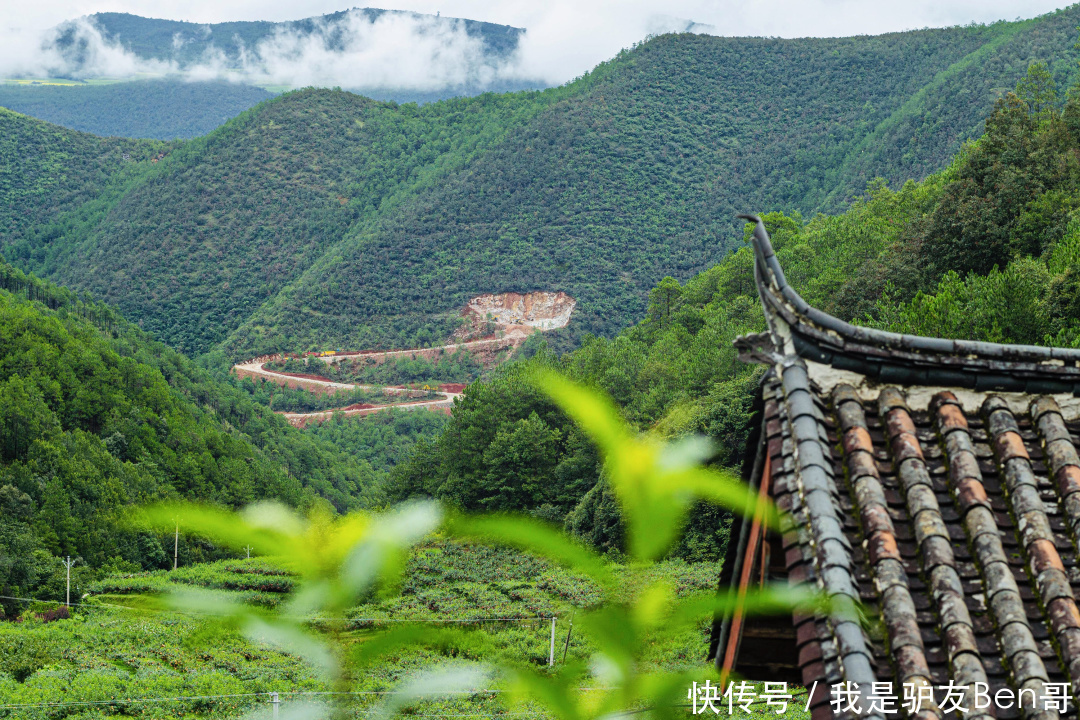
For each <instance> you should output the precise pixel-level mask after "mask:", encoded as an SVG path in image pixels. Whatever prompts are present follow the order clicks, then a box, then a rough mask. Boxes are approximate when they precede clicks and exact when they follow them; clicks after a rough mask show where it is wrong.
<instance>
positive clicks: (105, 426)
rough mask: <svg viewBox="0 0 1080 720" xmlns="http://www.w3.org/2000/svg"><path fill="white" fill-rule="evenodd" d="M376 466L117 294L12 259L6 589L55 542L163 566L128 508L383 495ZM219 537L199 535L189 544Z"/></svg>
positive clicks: (1, 409)
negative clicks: (46, 276)
mask: <svg viewBox="0 0 1080 720" xmlns="http://www.w3.org/2000/svg"><path fill="white" fill-rule="evenodd" d="M375 481H376V473H375V472H374V471H373V470H372V469H371V467H370V465H368V464H367V463H366V462H365V461H357V460H354V459H353V458H352V457H351V456H349V455H347V454H346V453H344V452H342V451H341V450H339V449H337V448H336V447H335V446H333V445H331V444H330V443H327V442H324V441H322V440H319V439H317V438H315V437H314V436H312V435H310V434H304V433H301V432H300V431H298V430H296V429H294V428H292V427H290V426H289V425H288V424H287V423H286V422H285V421H284V420H282V419H281V418H280V417H278V416H276V415H274V414H273V413H271V412H270V411H269V410H267V409H265V408H263V407H262V406H260V405H257V404H256V403H254V402H253V401H252V400H250V399H249V397H248V396H247V394H246V393H245V392H244V391H243V390H241V389H240V388H237V387H235V386H233V385H230V384H226V383H223V382H220V381H217V380H214V379H212V378H211V377H210V376H209V375H208V374H207V373H206V372H205V371H204V370H201V369H199V368H197V367H196V366H195V365H194V364H193V363H192V362H191V361H190V360H188V359H187V358H185V357H184V356H182V355H180V354H179V353H177V352H176V351H174V350H172V349H171V348H169V347H167V346H165V345H162V344H161V343H159V342H156V341H154V340H152V339H150V338H149V337H148V336H147V335H146V334H145V333H144V332H142V331H140V330H138V328H136V327H134V326H132V325H130V324H129V323H127V322H126V321H125V320H123V319H122V318H121V317H120V316H118V315H117V314H116V312H115V311H114V310H112V309H110V308H108V307H107V306H104V305H100V304H97V303H94V302H90V301H88V300H87V299H85V298H83V297H81V296H79V295H77V294H75V293H72V292H70V291H68V290H65V289H63V288H58V287H56V286H54V285H51V284H49V283H46V282H43V281H41V280H38V279H36V278H34V277H33V276H27V275H24V274H23V273H21V272H19V271H18V270H16V269H14V268H12V267H11V266H9V265H7V264H4V263H0V594H3V595H6V596H13V597H25V596H26V593H28V592H32V591H33V589H34V588H35V587H37V585H38V583H39V581H40V582H43V581H44V579H45V578H46V576H47V575H48V574H49V573H50V572H51V569H50V568H53V566H54V565H55V562H54V560H53V556H55V555H71V556H74V557H81V558H82V559H83V561H85V562H86V563H87V564H89V565H91V566H93V567H102V566H105V565H109V564H113V565H117V566H123V567H129V568H130V567H132V566H133V565H134V566H136V567H142V568H155V567H164V566H165V565H166V564H167V563H168V562H169V561H170V560H171V558H169V557H167V553H166V552H165V550H164V548H163V547H162V543H161V542H160V540H159V539H158V538H156V537H154V536H152V535H146V534H144V533H136V532H134V531H132V530H131V529H130V528H127V527H126V526H125V525H124V522H123V512H124V510H125V508H127V507H128V506H130V505H134V504H145V503H150V502H156V501H162V500H167V499H178V498H186V499H190V500H197V501H203V502H213V503H219V504H224V505H230V506H234V507H235V506H240V505H243V504H247V503H250V502H253V501H255V500H259V499H268V498H274V499H278V500H281V501H283V502H285V503H288V504H290V505H293V506H300V507H303V506H309V505H311V504H312V503H313V502H316V501H317V500H318V499H319V498H322V499H323V501H329V502H330V503H332V504H333V505H334V506H335V507H336V508H337V509H339V510H346V509H350V508H356V507H359V506H362V505H364V504H367V503H370V502H371V501H372V500H373V498H374V497H375V495H374V493H375V492H376V490H375V488H374V486H375ZM213 552H214V550H213V548H212V547H210V546H200V545H194V546H192V545H190V544H189V545H188V546H186V547H185V554H186V555H187V557H188V559H189V560H196V559H200V558H205V557H207V554H208V553H209V554H210V555H212V554H213Z"/></svg>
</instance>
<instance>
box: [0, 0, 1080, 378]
mask: <svg viewBox="0 0 1080 720" xmlns="http://www.w3.org/2000/svg"><path fill="white" fill-rule="evenodd" d="M1078 24H1080V7H1074V8H1070V9H1069V10H1067V11H1061V12H1058V13H1054V14H1051V15H1047V16H1044V17H1041V18H1037V19H1035V20H1031V21H1024V22H1017V23H1004V22H1003V23H996V24H994V25H990V26H970V27H964V28H948V29H942V30H922V31H914V32H908V33H895V34H890V35H883V36H878V37H859V38H839V39H802V40H782V39H765V38H717V37H707V36H698V35H689V34H684V35H667V36H662V37H658V38H654V39H652V40H650V41H649V42H646V43H643V44H642V45H640V46H638V47H636V48H634V49H633V50H630V51H626V52H624V53H622V54H620V55H619V56H618V57H617V58H615V59H614V60H612V61H610V62H608V63H605V64H603V65H601V66H600V67H598V68H597V69H596V70H594V71H593V72H591V73H589V74H588V75H587V76H585V77H583V78H580V79H579V80H577V81H575V82H573V83H570V84H568V85H566V86H564V87H561V88H556V89H551V90H547V91H543V92H533V93H516V94H506V95H498V96H496V95H484V96H481V97H476V98H472V99H458V100H453V101H444V102H440V103H433V104H430V105H426V106H423V107H417V106H414V105H400V106H399V105H395V104H393V103H375V102H372V101H367V100H364V99H362V98H359V97H357V96H353V95H350V94H348V93H342V92H338V91H325V90H305V91H300V92H295V93H288V94H285V95H283V96H281V97H279V98H276V99H274V100H272V101H269V102H267V103H264V104H262V105H260V106H258V107H256V108H254V109H253V110H251V111H248V112H246V113H244V114H243V115H242V116H241V117H239V118H237V119H236V120H234V121H232V122H230V123H228V124H227V125H226V126H225V127H223V128H220V129H219V130H217V131H215V132H214V133H212V134H211V135H209V136H207V137H205V138H200V139H198V140H195V141H192V142H190V143H188V144H186V145H185V146H184V147H183V149H182V150H181V151H178V152H173V153H172V154H171V155H170V156H169V157H168V158H166V160H165V161H164V162H162V163H160V164H158V165H157V166H155V167H153V168H152V169H150V170H149V171H146V172H144V173H143V174H142V175H141V176H139V177H138V178H137V181H136V180H133V181H131V183H130V184H131V187H130V188H126V189H125V191H124V192H123V193H122V194H119V195H117V196H116V197H115V198H113V197H112V196H110V197H109V198H105V199H100V198H99V199H98V200H97V201H96V202H97V203H98V206H97V207H98V209H97V210H96V211H95V212H93V213H87V212H83V213H82V215H80V216H78V217H75V216H74V215H73V214H70V213H69V214H67V215H62V216H61V217H59V218H56V219H55V221H54V223H53V226H54V227H56V228H59V230H57V231H55V232H53V231H50V233H49V234H48V237H47V238H46V240H48V243H47V244H48V247H43V246H42V245H41V243H38V244H34V243H31V242H22V243H12V242H11V241H10V239H9V238H7V237H0V249H3V250H4V251H5V252H6V253H7V254H8V256H9V257H10V258H11V259H12V260H13V261H14V262H16V263H17V264H20V266H22V267H26V268H31V269H34V270H35V271H39V272H43V273H45V274H47V275H48V276H50V277H54V278H57V279H60V280H62V281H63V282H65V283H67V284H70V285H72V286H74V287H78V288H81V289H90V290H93V291H94V292H95V293H96V294H98V295H100V296H102V297H104V298H105V299H106V300H108V301H109V302H110V303H114V304H116V305H118V306H119V307H120V309H121V310H122V311H123V312H124V313H125V314H126V315H127V316H128V317H130V318H132V319H135V320H137V321H138V322H140V323H141V324H142V326H143V327H144V328H145V329H148V330H151V331H153V332H154V333H156V334H157V335H158V336H159V337H161V338H162V339H164V340H165V341H166V342H169V343H171V344H173V345H174V346H176V347H179V348H182V349H183V350H185V351H187V352H190V353H202V352H206V351H208V350H210V349H213V348H220V349H224V350H225V351H226V352H227V353H228V354H229V355H231V356H232V357H240V356H243V355H249V354H255V353H261V352H264V351H271V352H273V351H280V350H282V349H286V348H287V349H293V350H295V349H299V348H301V347H307V348H310V347H353V348H361V347H368V346H376V345H383V346H386V345H402V344H404V345H413V344H423V343H425V342H428V341H430V340H434V339H437V338H439V337H441V336H443V335H445V334H446V333H447V331H448V330H449V329H450V328H452V327H453V325H454V324H455V323H456V322H457V318H456V313H457V310H458V309H459V308H460V307H461V306H462V304H463V303H464V302H465V301H466V300H467V299H468V298H469V297H471V296H473V295H476V294H479V293H484V292H502V291H522V292H523V291H529V290H565V291H566V292H568V293H570V294H571V295H573V296H574V297H576V298H578V300H579V305H578V309H577V311H576V313H575V318H574V320H573V321H572V323H571V326H570V330H569V333H570V334H571V335H580V334H582V333H583V332H585V331H589V332H593V333H600V334H608V335H610V334H613V333H615V332H616V331H618V329H619V328H621V327H624V326H625V325H626V324H628V323H630V322H632V321H634V320H636V319H638V318H640V317H641V316H642V315H643V314H644V312H645V298H646V295H647V293H648V290H649V288H651V287H653V286H654V285H655V284H656V283H657V282H658V281H659V280H660V279H661V278H662V277H664V276H665V275H672V276H674V277H676V278H679V279H686V278H688V277H690V276H691V275H693V274H694V273H696V272H699V271H701V270H703V269H705V268H706V267H708V266H709V265H711V264H712V263H715V262H716V261H718V260H719V259H720V258H721V257H723V255H724V254H725V253H726V252H728V251H729V250H730V249H731V248H732V247H733V246H734V245H736V244H737V242H738V238H739V236H740V231H739V229H738V226H737V225H736V224H735V223H734V221H733V219H732V218H733V216H734V214H735V213H736V212H740V211H745V210H747V209H753V208H761V207H768V208H778V209H782V210H785V211H789V212H791V211H795V210H799V211H802V212H803V213H805V214H812V213H813V212H814V211H817V210H823V209H824V210H833V209H839V208H842V207H843V206H844V204H845V201H846V199H847V198H849V197H851V196H853V195H856V194H858V193H860V192H861V191H862V189H863V188H864V187H865V183H866V180H867V179H868V178H871V177H874V176H883V177H885V178H887V179H888V180H890V181H892V182H901V181H903V180H904V179H906V178H908V177H912V176H914V177H921V176H923V175H925V174H926V173H928V172H930V171H932V170H934V169H937V168H940V167H942V166H944V165H945V164H946V162H947V161H948V159H949V157H950V156H951V154H952V153H954V152H955V151H956V150H957V149H959V147H960V144H961V142H962V141H963V140H965V139H967V138H970V137H974V136H976V135H978V133H979V132H981V123H982V119H983V118H984V117H985V116H986V114H987V112H989V110H990V108H991V106H992V104H993V102H994V98H995V97H996V96H997V95H998V94H999V91H1001V90H1002V89H1004V88H1011V87H1013V86H1014V85H1015V83H1016V81H1017V79H1018V78H1019V77H1020V76H1022V75H1023V73H1024V71H1025V70H1026V69H1027V67H1028V64H1029V61H1030V60H1031V59H1032V58H1035V57H1046V58H1053V59H1054V60H1055V63H1054V65H1053V68H1054V70H1055V72H1056V74H1057V79H1058V82H1059V84H1060V85H1063V86H1064V84H1065V83H1067V82H1069V81H1070V74H1071V72H1072V68H1073V66H1074V65H1075V62H1074V60H1075V57H1074V56H1075V54H1076V53H1075V50H1074V49H1073V41H1074V36H1075V32H1076V31H1075V27H1076V26H1077V25H1078ZM46 145H47V143H46ZM11 172H16V173H17V169H13V170H12V171H11Z"/></svg>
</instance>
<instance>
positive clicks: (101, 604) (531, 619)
mask: <svg viewBox="0 0 1080 720" xmlns="http://www.w3.org/2000/svg"><path fill="white" fill-rule="evenodd" d="M0 600H19V601H22V602H39V603H57V604H61V603H60V602H59V601H58V600H43V599H41V598H24V597H14V596H12V595H0ZM70 605H72V606H85V607H88V608H114V609H117V610H132V611H134V612H150V613H162V614H177V615H205V616H209V617H230V616H229V615H225V614H222V613H209V612H202V611H199V610H177V609H169V608H141V607H131V606H130V605H117V604H115V603H106V602H92V603H87V602H74V603H70ZM278 617H280V618H282V619H285V620H305V621H320V620H323V621H329V620H338V621H341V622H354V623H372V624H380V623H383V624H385V623H439V624H443V623H462V624H473V623H487V622H539V621H541V620H550V619H551V618H558V617H562V614H560V613H546V614H544V615H530V616H528V617H520V616H518V617H479V618H445V619H440V618H365V617H320V616H317V615H312V616H310V617H298V616H293V615H279V616H278Z"/></svg>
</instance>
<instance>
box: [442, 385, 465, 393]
mask: <svg viewBox="0 0 1080 720" xmlns="http://www.w3.org/2000/svg"><path fill="white" fill-rule="evenodd" d="M438 390H439V392H448V393H459V392H465V383H443V384H442V385H439V388H438Z"/></svg>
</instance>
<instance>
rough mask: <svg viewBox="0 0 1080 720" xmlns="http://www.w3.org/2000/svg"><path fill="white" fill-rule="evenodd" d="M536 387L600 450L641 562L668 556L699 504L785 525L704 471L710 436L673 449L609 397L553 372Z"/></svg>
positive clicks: (739, 485) (720, 476) (753, 496)
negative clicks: (634, 425) (639, 429)
mask: <svg viewBox="0 0 1080 720" xmlns="http://www.w3.org/2000/svg"><path fill="white" fill-rule="evenodd" d="M533 382H535V383H536V385H537V386H538V387H539V388H540V389H541V390H543V391H544V392H545V393H547V394H548V396H550V397H551V399H552V400H554V401H555V403H556V404H557V405H558V406H559V407H560V408H562V410H563V411H564V412H565V413H566V414H567V415H569V416H570V417H571V418H573V420H574V421H575V422H576V423H578V425H579V426H580V427H581V428H582V430H584V431H585V433H586V434H587V435H588V436H589V437H590V438H592V440H593V441H594V442H595V443H596V444H597V446H598V447H599V448H600V451H601V453H602V454H603V456H604V466H605V470H606V472H607V477H608V479H609V481H610V483H611V486H612V488H613V489H614V491H615V494H616V495H617V496H618V498H619V502H620V505H621V506H622V509H623V511H624V512H625V514H626V519H627V523H628V525H629V531H630V532H629V550H630V553H631V554H632V555H633V556H634V557H636V558H640V559H653V558H657V557H660V556H661V555H663V553H664V552H666V551H667V549H668V548H669V547H670V546H671V544H672V543H673V542H674V541H675V538H676V537H677V535H678V533H679V530H680V529H681V526H682V520H683V517H684V516H685V514H686V511H687V509H688V508H689V507H690V505H691V504H692V503H693V502H694V501H695V500H698V499H703V500H709V501H712V502H714V503H716V504H718V505H722V506H724V507H727V508H729V509H731V510H734V511H735V512H737V513H739V514H741V515H745V516H758V517H760V518H761V520H762V522H763V523H764V524H765V525H766V526H768V527H776V526H777V515H776V510H775V508H774V507H773V505H772V502H771V501H769V500H767V499H764V500H759V498H758V496H757V493H755V492H754V491H753V490H752V489H751V488H750V487H749V486H747V485H746V484H745V483H743V482H741V481H740V480H739V479H738V478H736V477H734V476H732V475H731V474H730V473H727V472H722V471H718V470H713V469H706V468H702V467H700V466H699V463H700V462H702V461H704V460H705V459H707V458H708V457H709V456H710V455H711V445H710V444H709V441H708V440H707V439H704V438H694V437H690V438H683V439H680V440H677V441H674V442H668V443H665V442H663V441H662V440H661V439H659V438H657V437H653V436H649V435H641V434H638V433H636V432H634V431H633V430H632V429H631V428H630V426H629V425H627V423H626V421H624V420H623V419H622V417H621V415H620V414H619V410H618V408H617V407H616V405H615V403H614V402H613V401H612V400H611V399H610V398H609V397H608V396H607V395H605V394H604V393H602V392H600V391H597V390H592V389H589V388H586V387H584V386H581V385H578V384H576V383H574V382H572V381H570V380H568V379H567V378H565V377H563V376H562V375H560V374H558V373H556V372H554V371H551V370H546V369H538V370H536V371H535V372H534V374H533Z"/></svg>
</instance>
